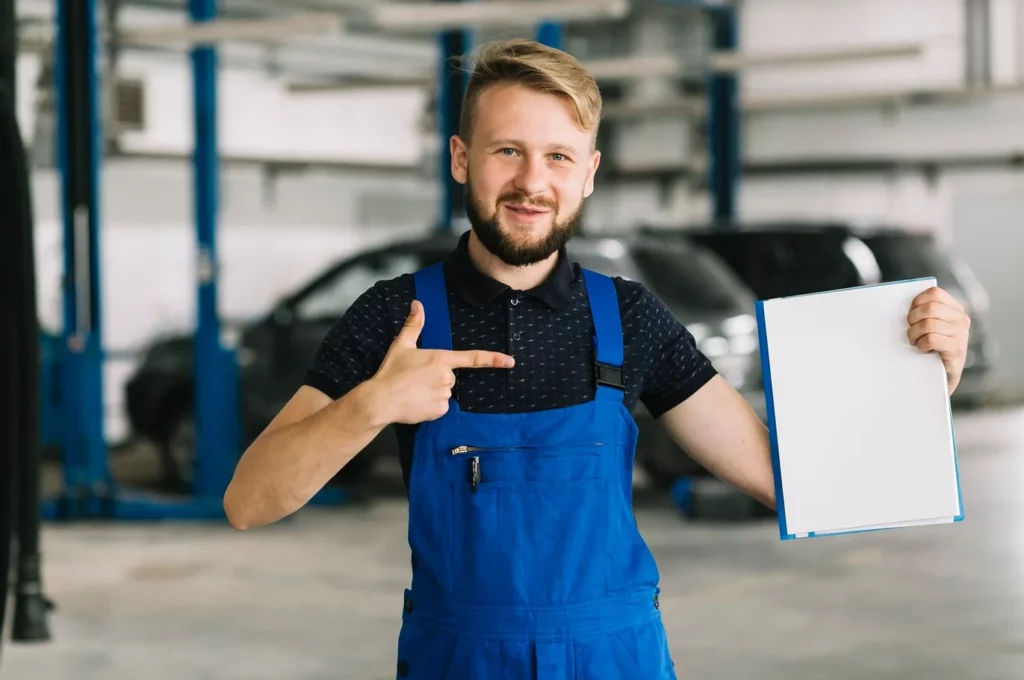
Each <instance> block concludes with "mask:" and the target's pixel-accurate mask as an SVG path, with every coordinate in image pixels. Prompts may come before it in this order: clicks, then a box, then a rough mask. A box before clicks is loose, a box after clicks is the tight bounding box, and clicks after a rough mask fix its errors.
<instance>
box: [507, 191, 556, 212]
mask: <svg viewBox="0 0 1024 680" xmlns="http://www.w3.org/2000/svg"><path fill="white" fill-rule="evenodd" d="M504 203H510V204H512V205H515V206H521V207H523V208H544V209H547V210H551V211H554V210H555V209H556V208H557V207H558V204H556V203H555V202H554V201H553V200H551V199H547V198H530V197H529V196H525V195H523V194H521V193H517V192H509V193H507V194H502V195H501V196H499V197H498V205H502V204H504Z"/></svg>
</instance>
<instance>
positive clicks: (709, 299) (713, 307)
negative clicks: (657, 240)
mask: <svg viewBox="0 0 1024 680" xmlns="http://www.w3.org/2000/svg"><path fill="white" fill-rule="evenodd" d="M634 255H635V257H636V261H637V264H638V265H639V266H640V269H641V270H642V271H643V277H644V281H645V283H646V284H647V285H648V286H649V287H650V288H651V290H652V291H653V292H654V293H655V294H656V295H657V296H658V297H660V298H661V299H662V300H664V301H665V302H666V303H668V304H669V305H673V306H679V307H683V308H685V309H689V310H693V311H698V312H713V313H729V312H733V311H735V310H737V308H742V307H743V297H744V296H745V292H744V291H745V289H744V288H742V285H741V284H740V283H739V281H737V280H736V279H735V278H734V277H733V276H731V275H730V274H729V273H728V271H727V270H725V269H724V267H723V266H721V265H719V264H718V262H717V261H716V260H715V259H713V258H712V256H710V255H708V254H706V253H703V252H701V251H699V250H695V249H693V248H682V247H671V246H668V247H664V248H655V247H639V248H637V249H636V250H635V251H634Z"/></svg>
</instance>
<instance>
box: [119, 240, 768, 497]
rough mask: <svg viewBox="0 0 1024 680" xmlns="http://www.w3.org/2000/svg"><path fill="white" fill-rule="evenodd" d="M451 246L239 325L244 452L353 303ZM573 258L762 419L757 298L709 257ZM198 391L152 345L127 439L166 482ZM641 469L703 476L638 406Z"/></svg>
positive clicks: (371, 269)
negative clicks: (669, 315) (676, 335)
mask: <svg viewBox="0 0 1024 680" xmlns="http://www.w3.org/2000/svg"><path fill="white" fill-rule="evenodd" d="M457 238H458V236H457V235H456V234H451V235H436V236H428V237H425V238H420V239H414V240H407V241H400V242H397V243H393V244H390V245H386V246H384V247H380V248H375V249H372V250H367V251H365V252H361V253H359V254H356V255H354V256H352V257H348V258H345V259H343V260H342V261H340V262H338V263H336V264H335V265H333V266H331V267H329V268H328V269H327V270H325V271H323V272H322V273H320V274H319V275H317V276H316V277H315V278H313V279H312V280H311V281H310V282H309V283H308V284H307V285H305V286H303V287H302V288H301V289H299V290H298V291H296V292H294V293H293V294H291V295H288V296H287V297H285V298H284V299H282V300H281V301H280V302H279V303H278V304H276V305H275V306H274V307H273V309H272V310H270V311H269V312H268V313H267V314H266V315H265V316H264V317H263V318H261V319H258V320H256V321H255V322H253V323H251V324H248V325H246V326H243V327H242V329H241V331H240V334H239V340H238V343H237V348H236V351H237V357H238V364H239V373H240V385H241V402H242V414H241V417H242V421H243V423H244V434H243V439H244V441H243V446H244V445H245V444H246V443H248V442H250V441H252V439H253V438H255V437H256V436H257V435H258V434H259V433H260V432H261V431H262V430H263V428H264V427H265V426H266V425H267V423H269V422H270V420H271V419H272V418H273V417H274V415H275V414H276V413H277V412H278V411H279V410H280V409H281V407H282V406H283V405H284V404H285V402H286V401H287V400H288V399H289V397H291V395H292V394H293V393H294V391H295V389H296V388H297V387H298V385H299V384H301V382H302V380H303V377H304V375H305V371H306V368H307V367H308V366H309V364H310V362H311V361H312V359H313V355H314V353H315V352H316V350H317V347H318V346H319V345H320V342H321V341H322V340H323V338H324V336H325V335H326V334H327V331H328V330H329V329H330V328H331V326H332V325H333V324H334V323H335V322H336V321H337V320H338V319H339V318H340V317H341V316H342V315H343V314H344V313H345V310H347V309H348V307H349V305H351V304H352V303H353V302H354V301H355V299H356V298H357V297H358V296H359V295H361V294H362V293H363V292H364V291H365V290H367V289H368V288H370V287H371V286H372V285H373V284H374V283H376V282H377V281H379V280H381V279H386V278H391V277H395V276H398V275H401V274H404V273H407V272H413V271H416V270H418V269H420V268H422V267H424V266H427V265H429V264H431V263H433V262H436V261H438V260H440V259H442V258H443V257H444V256H445V255H446V254H447V253H448V252H450V250H451V249H452V248H453V247H454V246H455V243H456V240H457ZM569 252H570V256H571V257H572V258H573V259H574V260H575V261H576V262H579V263H580V264H581V265H582V266H584V267H587V268H589V269H593V270H595V271H599V272H602V273H604V274H608V275H612V276H622V277H624V278H628V279H632V280H638V281H642V282H644V283H645V284H646V285H648V287H650V288H651V289H652V290H653V291H654V292H655V293H656V294H658V295H659V297H661V299H662V300H664V301H665V303H666V304H667V305H668V306H669V307H670V308H671V309H672V310H673V312H674V313H675V314H676V315H677V317H678V318H679V319H680V320H681V321H683V322H684V323H685V324H686V325H687V327H688V328H690V330H691V331H692V332H693V333H694V336H695V338H696V339H697V341H698V342H699V343H701V346H702V348H703V349H704V350H705V352H706V353H707V354H708V355H709V356H710V357H711V359H712V361H713V362H714V363H715V365H716V367H717V368H718V370H719V372H720V373H721V374H722V375H723V376H725V377H726V379H728V380H729V381H730V382H731V383H732V384H733V385H734V386H736V387H737V388H738V389H739V390H740V391H741V392H742V393H744V394H745V395H746V396H747V398H748V400H749V401H750V402H751V404H752V405H753V406H754V407H755V409H756V410H757V411H758V412H759V413H760V414H761V415H762V418H763V417H764V396H763V389H762V384H761V375H760V365H759V362H758V359H757V335H756V333H757V328H756V323H755V322H754V319H753V317H752V316H751V315H752V313H753V304H754V298H753V295H752V294H751V293H750V291H749V290H748V289H747V288H746V287H745V286H744V285H743V284H742V283H741V282H740V281H739V279H737V278H736V276H735V275H734V274H733V273H732V272H731V271H730V270H729V268H728V267H727V266H725V265H724V264H723V263H721V262H720V261H719V260H718V258H717V257H715V256H714V255H713V254H711V253H710V252H708V251H706V250H705V249H702V248H699V247H696V246H693V245H692V244H689V243H686V242H681V243H675V244H666V243H663V242H662V241H660V240H658V239H645V238H631V239H613V238H589V237H582V236H580V237H576V238H574V239H573V240H572V241H571V242H570V244H569ZM193 389H194V382H193V365H192V340H191V337H190V336H181V337H171V338H165V339H162V340H159V341H157V342H156V343H154V344H153V345H152V346H151V347H150V349H149V350H148V352H147V353H146V355H145V357H144V359H143V360H142V362H141V364H140V365H139V367H138V369H137V371H136V372H135V373H134V374H133V375H132V376H131V377H130V379H129V380H128V382H127V385H126V404H127V410H128V419H129V422H130V425H131V428H132V431H133V434H135V435H136V436H140V437H143V438H146V439H149V440H151V441H152V442H154V443H155V444H156V445H157V447H158V449H159V450H160V452H161V459H162V464H163V468H164V473H165V478H166V480H167V481H168V482H170V483H172V484H175V485H177V486H179V487H185V488H187V486H188V485H189V483H190V479H191V473H192V456H193V447H194V433H195V429H194V423H193V416H192V394H193ZM636 418H637V421H638V424H639V425H640V445H639V447H638V456H637V457H638V462H639V463H640V465H641V466H642V467H643V468H644V469H645V470H646V471H647V472H648V474H650V475H651V476H653V477H654V478H655V481H656V482H658V484H659V486H667V485H668V484H670V483H671V482H672V481H673V480H674V479H675V478H676V477H677V476H679V475H680V474H684V473H692V472H701V470H700V468H699V467H698V466H696V464H695V463H693V462H692V461H691V460H690V459H689V458H688V457H687V456H685V455H684V454H682V453H681V452H680V451H679V449H678V448H677V447H676V446H674V445H673V443H672V442H671V441H670V440H669V439H668V437H667V436H666V435H665V434H664V432H663V431H662V430H661V428H660V427H659V426H657V424H656V423H654V421H653V419H652V418H651V416H650V414H649V413H647V412H646V410H645V409H644V408H643V406H642V405H641V406H638V408H637V411H636ZM395 444H396V440H395V436H394V434H393V432H391V431H390V428H389V430H388V431H385V432H384V433H382V434H381V435H380V436H378V437H377V438H376V439H375V440H374V441H373V442H372V443H371V444H370V446H369V447H368V448H367V450H364V451H363V452H362V453H360V455H359V456H356V458H354V459H353V460H352V462H351V463H350V464H349V465H347V466H346V467H345V468H344V469H343V470H342V472H341V474H340V475H339V477H338V480H336V481H339V482H342V483H344V482H355V481H357V480H358V479H360V478H361V477H362V475H364V474H366V473H367V472H368V471H369V468H370V467H371V466H372V465H373V464H374V461H375V460H376V459H377V457H378V456H379V455H392V454H394V453H395V451H396V450H395V448H394V447H395Z"/></svg>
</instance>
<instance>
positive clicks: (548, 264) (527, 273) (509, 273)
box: [469, 232, 558, 290]
mask: <svg viewBox="0 0 1024 680" xmlns="http://www.w3.org/2000/svg"><path fill="white" fill-rule="evenodd" d="M469 259H470V260H471V261H472V262H473V264H474V265H475V266H476V268H477V269H479V270H480V271H482V272H483V273H484V274H487V275H488V276H490V277H491V278H492V279H494V280H495V281H500V282H502V283H504V284H505V285H506V286H508V287H509V288H512V289H513V290H530V289H531V288H536V287H537V286H539V285H540V284H542V283H544V281H545V280H546V279H547V278H548V277H549V276H551V272H553V271H554V270H555V266H556V265H557V264H558V253H557V252H555V253H552V254H551V255H550V256H548V258H547V259H545V260H541V261H540V262H537V263H536V264H531V265H527V266H525V267H512V266H510V265H508V264H506V263H505V262H503V261H501V260H500V259H498V257H497V256H495V255H494V253H492V252H491V251H489V250H487V248H485V247H484V244H482V243H481V242H480V240H479V239H477V237H476V233H475V232H470V234H469Z"/></svg>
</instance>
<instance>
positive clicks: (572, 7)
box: [370, 0, 629, 31]
mask: <svg viewBox="0 0 1024 680" xmlns="http://www.w3.org/2000/svg"><path fill="white" fill-rule="evenodd" d="M628 13H629V0H559V1H558V2H551V1H548V0H523V1H522V2H500V1H496V2H433V3H401V4H399V3H381V4H379V5H377V6H375V7H373V8H372V9H371V10H370V22H371V23H372V24H373V25H374V26H375V27H377V28H380V29H383V30H392V31H397V30H410V31H440V30H448V29H460V28H492V27H508V26H534V25H536V24H538V23H541V22H544V21H554V22H559V23H568V22H580V21H605V20H609V19H621V18H623V17H624V16H626V15H627V14H628Z"/></svg>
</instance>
